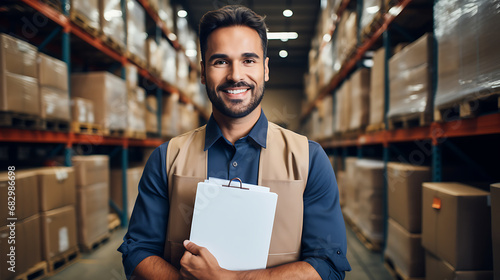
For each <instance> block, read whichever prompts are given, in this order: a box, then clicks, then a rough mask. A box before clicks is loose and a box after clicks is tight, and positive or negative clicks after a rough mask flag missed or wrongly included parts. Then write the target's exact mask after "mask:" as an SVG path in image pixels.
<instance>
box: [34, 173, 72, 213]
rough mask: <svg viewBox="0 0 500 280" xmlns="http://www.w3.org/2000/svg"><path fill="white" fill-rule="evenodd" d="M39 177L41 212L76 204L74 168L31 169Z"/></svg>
mask: <svg viewBox="0 0 500 280" xmlns="http://www.w3.org/2000/svg"><path fill="white" fill-rule="evenodd" d="M29 171H34V172H36V173H37V176H38V191H39V194H40V211H48V210H52V209H56V208H60V207H63V206H66V205H74V204H75V203H76V188H75V174H74V169H73V167H42V168H35V169H30V170H29Z"/></svg>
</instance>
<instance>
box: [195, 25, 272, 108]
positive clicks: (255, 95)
mask: <svg viewBox="0 0 500 280" xmlns="http://www.w3.org/2000/svg"><path fill="white" fill-rule="evenodd" d="M205 60H206V61H205V62H203V61H202V62H201V69H202V71H201V82H202V83H203V84H205V86H206V88H207V93H208V97H209V99H210V101H211V102H212V105H213V106H214V107H215V108H214V109H216V110H218V111H219V112H221V113H222V114H224V115H226V116H228V117H231V118H241V117H245V116H247V115H248V114H250V113H251V112H253V111H254V110H255V109H256V108H259V109H260V106H259V105H260V101H261V100H262V97H263V96H264V82H267V81H268V80H269V67H268V61H269V59H268V58H264V51H263V50H262V44H261V39H260V37H259V34H258V33H257V31H255V30H253V29H252V28H250V27H246V26H231V27H222V28H218V29H216V30H214V31H213V32H212V33H211V34H210V35H209V36H208V40H207V50H206V53H205Z"/></svg>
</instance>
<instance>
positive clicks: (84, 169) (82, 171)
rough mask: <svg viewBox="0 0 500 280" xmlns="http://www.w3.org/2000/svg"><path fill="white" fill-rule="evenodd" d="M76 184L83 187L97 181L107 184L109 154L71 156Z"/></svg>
mask: <svg viewBox="0 0 500 280" xmlns="http://www.w3.org/2000/svg"><path fill="white" fill-rule="evenodd" d="M71 161H72V162H73V168H74V169H75V182H76V186H77V187H79V188H83V187H86V186H89V185H94V184H97V183H106V184H108V185H109V156H107V155H91V156H73V157H71Z"/></svg>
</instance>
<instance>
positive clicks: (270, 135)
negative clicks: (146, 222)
mask: <svg viewBox="0 0 500 280" xmlns="http://www.w3.org/2000/svg"><path fill="white" fill-rule="evenodd" d="M205 128H206V126H203V127H200V128H198V129H196V130H194V131H191V132H188V133H186V134H183V135H181V136H178V137H175V138H173V139H172V140H170V142H169V144H168V149H167V159H166V161H167V163H166V166H167V176H168V195H169V201H170V213H169V218H168V226H167V234H166V240H165V253H164V258H165V259H166V260H167V261H168V262H170V263H171V264H173V265H174V266H175V267H177V268H179V267H180V264H179V263H180V259H181V258H182V255H183V254H184V247H183V245H182V242H183V241H184V240H186V239H189V233H190V230H191V219H192V215H193V208H194V201H195V194H196V186H197V184H198V182H202V181H203V180H205V179H206V178H207V162H208V156H207V155H208V151H203V150H204V146H205V131H206V129H205ZM266 146H267V147H266V148H261V152H260V161H259V176H258V184H259V185H262V186H266V187H269V188H270V189H271V192H275V193H277V194H278V204H277V206H276V215H275V219H274V226H273V233H272V236H271V245H270V248H269V256H268V261H267V266H268V267H272V266H276V265H280V264H285V263H289V262H293V261H297V260H299V257H300V243H301V237H302V221H303V193H304V189H305V186H306V183H307V175H308V171H309V144H308V141H307V138H306V137H304V136H301V135H298V134H295V133H294V132H291V131H289V130H286V129H283V128H281V127H279V126H277V125H276V124H273V123H271V122H269V127H268V132H267V144H266Z"/></svg>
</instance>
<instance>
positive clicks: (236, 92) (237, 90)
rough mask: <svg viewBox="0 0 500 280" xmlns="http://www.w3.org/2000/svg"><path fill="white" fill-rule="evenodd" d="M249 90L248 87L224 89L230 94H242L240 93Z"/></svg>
mask: <svg viewBox="0 0 500 280" xmlns="http://www.w3.org/2000/svg"><path fill="white" fill-rule="evenodd" d="M248 90H249V89H248V88H245V89H234V90H231V89H228V90H223V91H224V92H226V93H229V94H240V93H244V92H246V91H248Z"/></svg>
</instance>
